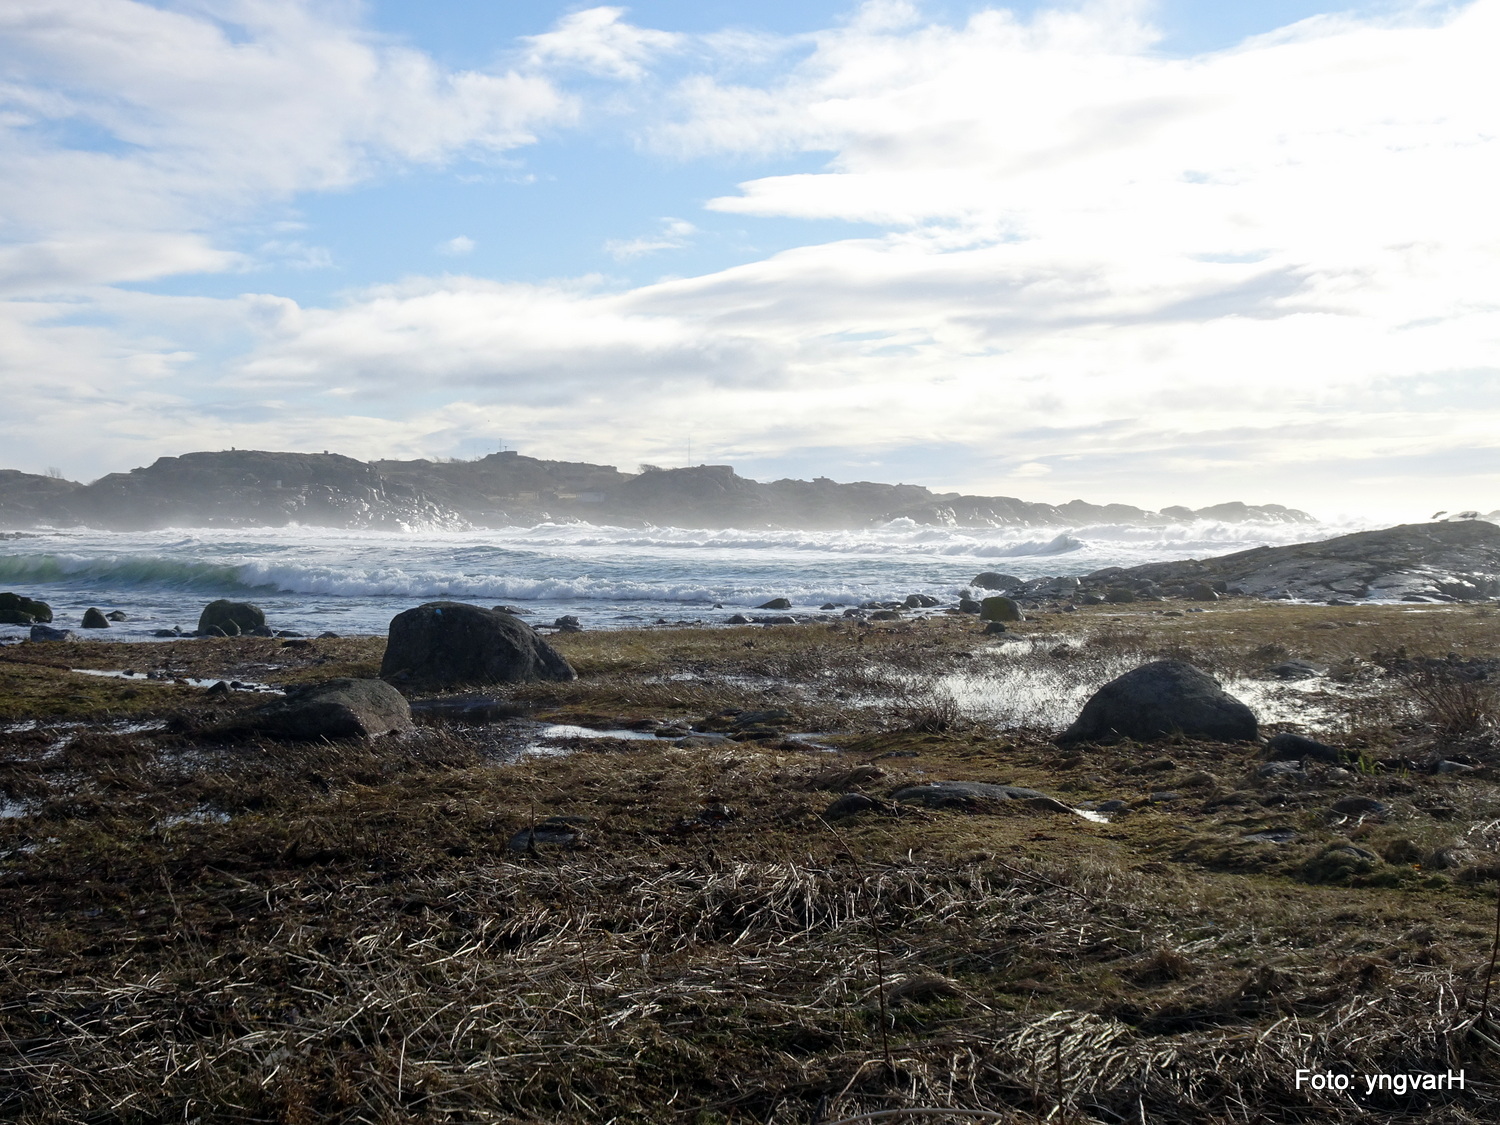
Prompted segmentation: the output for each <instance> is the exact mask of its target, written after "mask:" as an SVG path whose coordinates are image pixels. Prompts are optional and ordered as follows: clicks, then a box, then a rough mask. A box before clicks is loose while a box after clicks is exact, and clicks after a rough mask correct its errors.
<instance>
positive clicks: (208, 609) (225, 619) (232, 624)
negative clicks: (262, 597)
mask: <svg viewBox="0 0 1500 1125" xmlns="http://www.w3.org/2000/svg"><path fill="white" fill-rule="evenodd" d="M265 624H266V615H265V613H264V612H262V610H261V608H260V606H256V605H251V604H250V603H249V602H232V601H230V600H229V599H228V598H220V599H219V600H218V601H215V602H209V603H208V604H207V605H206V606H204V607H203V612H202V613H201V614H199V615H198V632H199V633H201V634H202V635H203V636H229V637H237V636H239V635H240V634H241V633H252V632H254V631H255V630H257V629H263V628H265ZM215 629H217V630H218V632H217V633H215V632H213V630H215Z"/></svg>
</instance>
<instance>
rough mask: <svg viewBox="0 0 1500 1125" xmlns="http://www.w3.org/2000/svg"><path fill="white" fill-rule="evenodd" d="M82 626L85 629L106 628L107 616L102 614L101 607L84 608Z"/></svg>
mask: <svg viewBox="0 0 1500 1125" xmlns="http://www.w3.org/2000/svg"><path fill="white" fill-rule="evenodd" d="M83 627H84V628H85V629H108V628H109V618H107V617H105V616H104V611H103V610H101V609H86V610H84V611H83Z"/></svg>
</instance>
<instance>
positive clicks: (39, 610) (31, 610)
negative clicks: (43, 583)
mask: <svg viewBox="0 0 1500 1125" xmlns="http://www.w3.org/2000/svg"><path fill="white" fill-rule="evenodd" d="M51 620H52V607H51V606H50V605H48V604H47V603H46V602H39V601H37V600H36V599H35V598H28V597H25V596H23V595H21V594H13V593H10V592H9V591H7V592H6V593H3V594H0V625H35V624H37V623H41V624H43V625H45V624H47V622H49V621H51Z"/></svg>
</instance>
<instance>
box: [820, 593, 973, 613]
mask: <svg viewBox="0 0 1500 1125" xmlns="http://www.w3.org/2000/svg"><path fill="white" fill-rule="evenodd" d="M983 608H984V607H983V606H982V605H981V604H980V603H979V602H976V601H975V600H974V599H973V598H971V597H969V595H968V594H964V595H963V596H962V597H960V598H959V599H958V611H959V612H960V613H978V612H979V611H980V610H981V609H983ZM845 616H846V617H847V616H848V614H847V613H846V614H845Z"/></svg>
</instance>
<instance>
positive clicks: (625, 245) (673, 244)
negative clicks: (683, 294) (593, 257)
mask: <svg viewBox="0 0 1500 1125" xmlns="http://www.w3.org/2000/svg"><path fill="white" fill-rule="evenodd" d="M697 233H698V228H697V227H695V226H694V225H693V224H692V223H690V222H688V221H687V220H685V219H663V220H662V221H661V229H660V230H659V231H658V232H657V233H656V234H654V235H645V236H643V237H641V238H629V239H616V238H612V239H610V240H609V241H607V242H605V244H604V252H605V253H606V254H608V255H609V256H610V257H612V258H614V259H615V260H616V261H621V262H624V261H629V260H630V259H632V258H639V257H641V256H642V255H645V254H654V253H656V252H657V251H658V250H681V249H682V248H683V247H684V246H687V245H688V244H689V243H690V241H691V239H692V236H693V235H695V234H697Z"/></svg>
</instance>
